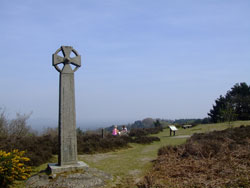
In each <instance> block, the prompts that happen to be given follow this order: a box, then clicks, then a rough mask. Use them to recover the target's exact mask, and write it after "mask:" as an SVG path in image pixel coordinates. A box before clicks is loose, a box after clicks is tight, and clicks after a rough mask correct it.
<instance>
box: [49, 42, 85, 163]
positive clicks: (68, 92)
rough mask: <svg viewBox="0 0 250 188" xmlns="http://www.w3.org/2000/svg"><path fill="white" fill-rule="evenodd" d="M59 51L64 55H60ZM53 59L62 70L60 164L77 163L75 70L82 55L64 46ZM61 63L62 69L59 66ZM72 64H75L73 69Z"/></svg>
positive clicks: (54, 63) (55, 65)
mask: <svg viewBox="0 0 250 188" xmlns="http://www.w3.org/2000/svg"><path fill="white" fill-rule="evenodd" d="M59 52H62V54H63V56H64V57H61V56H59V55H58V53H59ZM71 54H73V55H75V57H72V56H71ZM52 59H53V66H54V67H55V68H56V70H57V71H58V72H60V86H59V87H60V88H59V90H60V91H59V147H60V148H59V155H58V164H59V165H60V166H64V165H70V164H72V165H74V164H77V138H76V112H75V86H74V85H75V84H74V72H75V71H76V70H77V69H78V68H79V67H80V66H81V56H80V55H79V54H78V53H77V51H76V50H74V49H73V48H72V47H71V46H62V47H61V48H59V49H58V50H57V51H56V52H55V53H54V54H53V58H52ZM61 63H62V64H63V68H62V69H60V68H59V67H58V65H59V64H61ZM71 65H73V66H75V68H74V69H73V70H72V68H71Z"/></svg>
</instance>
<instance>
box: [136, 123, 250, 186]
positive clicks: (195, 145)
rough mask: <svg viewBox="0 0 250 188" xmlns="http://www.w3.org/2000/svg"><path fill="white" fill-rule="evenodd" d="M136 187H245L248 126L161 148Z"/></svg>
mask: <svg viewBox="0 0 250 188" xmlns="http://www.w3.org/2000/svg"><path fill="white" fill-rule="evenodd" d="M137 186H138V187H139V188H149V187H155V188H156V187H158V188H163V187H166V188H167V187H171V188H180V187H182V188H183V187H184V188H191V187H193V188H194V187H195V188H201V187H209V188H214V187H216V188H219V187H223V188H229V187H230V188H249V187H250V126H246V127H244V126H241V127H239V128H234V129H227V130H224V131H214V132H211V133H200V134H195V135H193V136H192V137H191V138H190V139H189V140H187V142H186V143H185V144H184V145H181V146H177V147H176V146H165V147H162V148H161V149H160V150H159V152H158V158H157V160H155V161H154V166H153V170H152V171H151V172H150V173H148V175H147V176H145V178H144V180H143V181H142V182H140V183H139V184H138V185H137Z"/></svg>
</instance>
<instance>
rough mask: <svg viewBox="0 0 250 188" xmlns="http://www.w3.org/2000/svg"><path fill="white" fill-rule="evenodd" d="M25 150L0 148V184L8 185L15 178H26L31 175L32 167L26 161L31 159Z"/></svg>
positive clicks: (2, 185)
mask: <svg viewBox="0 0 250 188" xmlns="http://www.w3.org/2000/svg"><path fill="white" fill-rule="evenodd" d="M24 153H25V152H24V151H18V150H13V151H12V152H5V151H2V150H0V185H1V187H8V186H9V185H10V184H12V183H13V182H14V181H15V180H25V179H27V178H29V177H30V172H31V168H30V167H29V166H27V165H26V164H25V163H26V162H28V161H29V160H30V159H29V158H27V157H25V156H24Z"/></svg>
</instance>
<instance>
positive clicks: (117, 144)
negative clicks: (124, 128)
mask: <svg viewBox="0 0 250 188" xmlns="http://www.w3.org/2000/svg"><path fill="white" fill-rule="evenodd" d="M129 142H131V138H130V137H128V136H112V135H111V134H109V135H106V136H105V138H102V136H101V135H99V134H79V135H78V137H77V150H78V152H79V153H88V154H93V153H98V152H107V151H112V150H116V149H119V148H123V147H128V143H129Z"/></svg>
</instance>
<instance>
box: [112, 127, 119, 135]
mask: <svg viewBox="0 0 250 188" xmlns="http://www.w3.org/2000/svg"><path fill="white" fill-rule="evenodd" d="M118 134H119V130H118V129H117V126H115V127H114V129H113V131H112V135H114V136H117V135H118Z"/></svg>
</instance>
